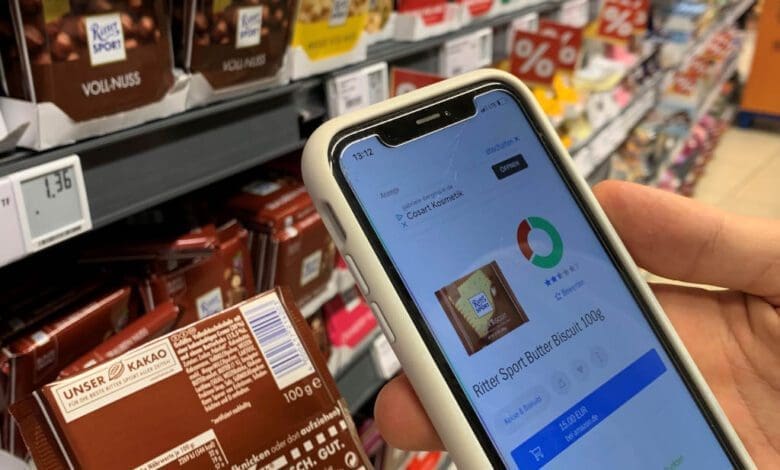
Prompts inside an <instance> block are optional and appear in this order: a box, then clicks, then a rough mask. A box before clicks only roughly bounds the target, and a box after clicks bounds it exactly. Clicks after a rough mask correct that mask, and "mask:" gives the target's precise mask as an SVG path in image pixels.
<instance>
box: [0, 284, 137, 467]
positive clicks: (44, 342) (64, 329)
mask: <svg viewBox="0 0 780 470" xmlns="http://www.w3.org/2000/svg"><path fill="white" fill-rule="evenodd" d="M135 313H136V312H135V306H134V305H133V302H132V298H131V289H130V288H128V287H121V288H118V289H115V290H111V291H109V292H102V293H100V294H99V295H95V296H94V297H91V299H90V301H88V302H86V303H81V304H79V305H78V306H76V307H73V306H70V307H67V308H64V309H63V310H62V311H61V312H60V313H59V314H55V318H54V319H53V320H50V321H49V322H47V323H45V324H43V326H41V327H40V328H38V329H37V330H34V331H32V332H30V333H28V334H25V335H23V336H21V337H18V338H17V339H16V340H14V341H13V342H11V343H10V344H8V345H7V346H5V347H4V348H3V349H2V352H0V397H3V399H4V400H5V402H4V403H0V411H3V415H4V418H3V419H4V421H5V424H4V427H5V429H7V432H6V434H5V435H4V439H5V442H3V447H4V448H6V449H8V450H10V451H11V452H12V453H16V454H17V455H24V453H25V449H24V445H23V443H22V442H21V441H20V439H19V435H18V434H17V432H16V430H15V429H14V428H13V427H12V426H11V424H12V423H11V418H10V415H8V413H7V412H5V410H6V407H7V406H8V405H10V404H13V403H15V402H17V401H19V400H22V399H24V398H26V397H27V396H28V395H29V394H30V393H32V392H33V391H34V390H36V389H38V388H40V387H41V386H43V385H45V384H47V383H49V382H51V381H52V380H54V379H56V378H57V374H59V372H60V370H62V369H63V368H64V367H65V366H67V365H68V364H70V363H71V362H73V361H74V360H76V359H77V358H78V357H80V356H81V355H83V354H84V353H86V352H88V351H90V350H91V349H92V348H94V347H96V346H97V345H98V344H100V343H101V342H103V341H104V340H106V339H107V338H109V337H110V336H111V335H113V334H115V333H116V332H118V331H119V330H121V329H122V328H123V327H124V326H125V325H126V324H127V322H128V321H129V320H130V319H131V318H133V317H134V316H135Z"/></svg>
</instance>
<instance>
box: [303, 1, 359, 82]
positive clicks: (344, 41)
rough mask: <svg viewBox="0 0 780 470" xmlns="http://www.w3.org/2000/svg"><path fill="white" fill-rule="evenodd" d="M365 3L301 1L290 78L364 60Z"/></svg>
mask: <svg viewBox="0 0 780 470" xmlns="http://www.w3.org/2000/svg"><path fill="white" fill-rule="evenodd" d="M367 10H368V0H300V2H299V6H298V15H297V17H296V23H295V28H294V32H293V38H292V44H291V45H292V47H291V49H290V54H291V60H292V64H291V65H292V78H293V79H298V78H302V77H306V76H309V75H313V74H317V73H322V72H326V71H329V70H333V69H336V68H338V67H342V66H344V65H347V64H351V63H355V62H360V61H362V60H365V58H366V42H365V39H364V38H363V32H364V28H365V25H366V13H367Z"/></svg>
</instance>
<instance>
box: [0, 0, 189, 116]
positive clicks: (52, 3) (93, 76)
mask: <svg viewBox="0 0 780 470" xmlns="http://www.w3.org/2000/svg"><path fill="white" fill-rule="evenodd" d="M3 3H5V5H3V6H2V7H0V49H1V50H2V58H3V65H4V69H5V74H6V82H7V86H8V93H9V95H10V96H11V97H13V98H19V99H23V100H28V101H32V102H34V103H42V102H52V103H54V104H55V105H57V106H58V107H59V108H60V109H62V111H64V112H65V113H66V114H67V115H68V116H70V117H71V119H73V120H74V121H85V120H89V119H93V118H97V117H101V116H105V115H109V114H115V113H119V112H122V111H127V110H130V109H133V108H137V107H140V106H143V105H146V104H149V103H154V102H157V101H160V100H161V99H162V98H163V97H164V96H165V95H166V94H167V93H168V91H169V90H170V89H171V87H172V86H173V82H174V78H173V58H172V48H171V39H170V29H169V26H168V25H169V21H170V18H169V11H168V3H169V2H168V0H131V1H126V0H6V1H5V2H3Z"/></svg>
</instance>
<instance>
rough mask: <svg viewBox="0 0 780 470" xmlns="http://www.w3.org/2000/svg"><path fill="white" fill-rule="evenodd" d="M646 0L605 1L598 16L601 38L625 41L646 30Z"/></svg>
mask: <svg viewBox="0 0 780 470" xmlns="http://www.w3.org/2000/svg"><path fill="white" fill-rule="evenodd" d="M648 6H649V4H648V2H647V1H646V0H605V2H604V5H603V6H602V7H601V13H600V14H599V29H598V34H599V36H601V37H604V38H609V39H617V40H619V41H626V40H628V39H629V38H630V37H631V36H632V35H634V34H635V33H637V32H643V31H644V30H645V29H646V28H647V9H648Z"/></svg>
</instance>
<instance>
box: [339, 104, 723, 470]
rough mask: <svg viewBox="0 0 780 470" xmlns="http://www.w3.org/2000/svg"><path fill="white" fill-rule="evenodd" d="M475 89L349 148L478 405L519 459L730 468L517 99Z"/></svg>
mask: <svg viewBox="0 0 780 470" xmlns="http://www.w3.org/2000/svg"><path fill="white" fill-rule="evenodd" d="M474 102H475V108H476V109H475V114H474V115H473V116H472V117H470V118H468V119H466V120H462V121H460V122H457V123H455V124H452V125H450V126H447V127H444V128H441V129H439V130H436V131H435V132H432V133H429V134H427V135H424V136H422V137H419V138H416V139H412V140H410V141H408V142H405V143H403V144H400V145H396V146H388V145H385V144H383V142H382V140H381V139H380V138H379V137H378V136H377V135H376V134H373V135H372V134H370V133H369V134H364V135H363V136H361V137H359V138H356V140H354V141H352V142H350V143H348V144H347V145H346V146H345V147H343V151H341V152H340V154H339V155H338V164H339V167H340V171H341V173H342V176H343V181H344V182H345V183H346V184H347V185H348V186H349V189H350V190H351V192H352V197H353V198H354V200H355V201H357V204H358V205H359V208H360V209H361V210H362V212H363V215H362V217H364V220H365V221H366V222H367V223H368V224H370V227H371V229H373V232H374V234H373V235H372V236H373V237H375V239H376V240H377V242H378V243H381V247H382V248H383V249H384V251H385V253H386V255H387V257H388V259H389V260H390V262H391V263H392V267H393V268H394V270H395V271H396V272H397V274H398V276H399V277H400V281H401V282H402V284H403V287H404V288H405V289H406V291H407V292H408V294H407V295H408V296H409V297H410V298H411V299H412V300H413V302H414V305H415V306H416V308H417V310H418V312H414V314H415V315H417V314H419V315H420V316H421V317H422V320H423V323H422V324H423V325H424V327H425V328H427V329H428V332H429V334H430V336H432V337H433V339H434V340H435V344H434V345H433V347H432V350H433V351H434V354H437V355H439V357H441V358H443V360H444V363H445V364H446V366H447V367H448V368H449V374H450V380H451V381H452V382H453V384H451V386H456V387H460V389H461V390H462V393H461V394H460V397H461V398H460V399H461V400H463V401H464V403H462V404H461V405H462V406H464V408H465V409H466V411H467V416H468V415H470V416H472V419H473V420H474V421H476V423H477V426H481V427H482V429H483V430H484V431H480V432H481V433H482V436H483V438H484V436H487V438H488V439H489V441H490V443H489V445H492V447H493V449H494V454H497V455H498V458H500V460H501V461H502V462H503V464H504V465H506V466H507V467H509V468H522V469H527V468H539V467H542V466H547V467H550V468H667V469H672V468H682V467H689V468H709V469H715V468H731V467H732V466H733V464H732V463H731V462H730V459H729V457H728V454H727V453H726V452H725V450H724V448H723V447H722V446H721V444H720V441H719V440H718V438H717V436H716V434H715V431H714V430H713V428H712V427H711V426H710V424H709V423H708V421H707V420H706V419H705V415H704V412H703V411H702V409H701V408H700V407H699V405H698V404H697V402H696V400H695V399H694V397H693V396H692V395H691V393H690V392H689V390H688V388H687V387H686V385H685V382H684V381H683V379H682V377H681V376H680V374H679V373H678V371H677V369H676V367H675V365H674V363H673V361H672V360H671V358H670V356H669V354H667V352H666V349H665V348H664V346H663V344H662V342H661V341H660V340H659V339H658V337H657V336H656V334H655V333H654V331H653V329H652V327H651V325H650V323H649V321H648V320H647V319H646V317H645V315H644V314H643V310H642V308H641V307H640V304H639V303H638V301H637V300H636V298H635V296H634V295H633V294H632V291H631V290H630V289H629V288H628V285H627V284H626V281H625V280H624V278H623V276H622V275H621V272H620V270H619V269H618V268H617V266H616V265H615V264H614V263H613V261H612V258H611V257H610V255H609V253H608V251H607V250H606V248H605V246H604V245H603V244H602V242H601V240H600V238H599V237H598V236H597V234H596V232H595V231H594V228H593V226H592V224H591V223H590V221H589V219H588V217H587V216H586V215H585V213H584V212H583V211H582V209H581V208H580V205H579V204H578V202H577V201H578V200H577V198H576V197H575V196H574V195H573V193H572V192H571V190H570V189H569V186H568V185H567V183H566V180H565V179H564V178H563V176H562V174H561V172H560V171H559V169H558V167H557V166H556V165H555V163H554V161H553V160H552V157H551V156H550V155H549V154H548V152H547V150H546V149H545V146H544V144H543V142H542V140H541V139H540V137H539V136H538V135H537V134H536V132H535V130H534V128H533V126H532V125H531V124H530V122H529V120H528V119H529V118H528V117H527V116H526V114H525V113H524V111H523V110H522V108H521V107H520V105H519V103H518V101H516V100H515V98H514V97H513V95H512V94H510V93H508V92H507V91H504V90H495V89H494V90H492V91H487V92H484V93H482V94H478V95H476V96H475V98H474ZM342 184H344V183H342ZM637 217H642V214H637ZM429 347H431V346H429ZM483 445H484V443H483ZM493 458H494V459H496V456H495V455H493Z"/></svg>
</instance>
